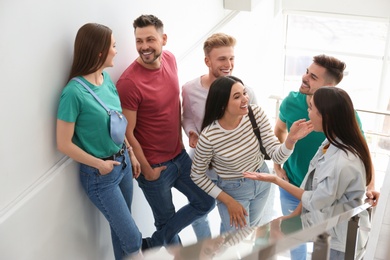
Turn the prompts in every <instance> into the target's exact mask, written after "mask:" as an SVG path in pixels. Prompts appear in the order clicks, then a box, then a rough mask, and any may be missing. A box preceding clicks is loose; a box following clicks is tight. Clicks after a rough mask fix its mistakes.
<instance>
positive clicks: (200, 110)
mask: <svg viewBox="0 0 390 260" xmlns="http://www.w3.org/2000/svg"><path fill="white" fill-rule="evenodd" d="M245 88H246V91H247V92H248V95H249V103H250V104H257V100H256V96H255V93H254V91H253V89H252V88H250V87H247V86H245ZM208 93H209V90H208V89H206V88H204V87H203V86H202V83H201V77H197V78H195V79H193V80H191V81H188V82H187V83H185V84H184V85H183V87H182V99H183V118H182V126H183V129H184V131H185V133H186V134H187V136H189V132H190V131H193V132H195V133H197V134H198V136H199V134H200V132H201V128H202V122H203V117H204V111H205V105H206V99H207V94H208Z"/></svg>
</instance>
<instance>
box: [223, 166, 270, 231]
mask: <svg viewBox="0 0 390 260" xmlns="http://www.w3.org/2000/svg"><path fill="white" fill-rule="evenodd" d="M257 171H258V172H268V173H269V169H268V166H267V164H266V163H263V165H262V166H261V167H260V168H259V169H258V170H257ZM217 185H218V187H220V188H221V189H222V190H223V191H224V192H226V193H227V194H229V195H230V196H231V197H233V198H234V199H235V200H236V201H237V202H239V203H240V204H241V205H242V206H243V207H244V208H245V210H246V211H247V212H248V216H246V221H247V223H248V225H249V226H251V227H253V226H258V225H259V224H260V221H261V216H262V215H263V210H264V205H265V203H266V202H267V199H268V194H269V191H270V188H271V183H269V182H262V181H255V180H251V179H246V178H237V179H227V180H226V179H225V180H224V179H222V178H219V180H218V184H217ZM217 206H218V211H219V215H220V216H221V221H222V226H221V233H225V232H228V231H235V230H236V227H235V226H234V225H233V226H230V215H229V212H228V209H227V207H226V205H225V204H224V203H222V202H220V201H218V200H217Z"/></svg>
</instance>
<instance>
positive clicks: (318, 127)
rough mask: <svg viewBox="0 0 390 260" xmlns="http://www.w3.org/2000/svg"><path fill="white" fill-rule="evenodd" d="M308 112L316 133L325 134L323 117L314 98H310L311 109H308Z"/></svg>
mask: <svg viewBox="0 0 390 260" xmlns="http://www.w3.org/2000/svg"><path fill="white" fill-rule="evenodd" d="M307 111H308V112H309V118H310V121H311V123H312V124H313V128H314V131H316V132H323V129H322V115H321V113H320V112H319V111H318V109H317V107H316V106H315V104H314V99H313V98H310V101H309V108H308V109H307Z"/></svg>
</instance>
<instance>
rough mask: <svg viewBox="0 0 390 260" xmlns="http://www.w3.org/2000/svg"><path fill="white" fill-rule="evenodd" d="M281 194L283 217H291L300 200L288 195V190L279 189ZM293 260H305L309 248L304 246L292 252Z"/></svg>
mask: <svg viewBox="0 0 390 260" xmlns="http://www.w3.org/2000/svg"><path fill="white" fill-rule="evenodd" d="M279 192H280V205H281V207H282V213H283V215H285V216H286V215H290V214H291V213H292V212H293V211H294V210H295V209H296V207H298V204H299V202H300V200H299V199H297V198H295V197H294V196H293V195H291V194H290V193H288V192H287V191H286V190H284V189H282V188H279ZM290 256H291V260H304V259H306V256H307V246H306V244H302V245H300V246H297V247H296V248H294V249H292V250H290Z"/></svg>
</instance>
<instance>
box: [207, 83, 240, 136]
mask: <svg viewBox="0 0 390 260" xmlns="http://www.w3.org/2000/svg"><path fill="white" fill-rule="evenodd" d="M237 82H239V83H241V84H242V85H244V83H243V82H242V80H241V79H239V78H237V77H234V76H221V77H218V78H217V79H216V80H214V81H213V83H212V84H211V86H210V89H209V93H208V95H207V99H206V105H205V114H204V117H203V123H202V130H203V129H204V128H205V127H206V126H208V125H210V124H211V123H212V122H214V121H215V120H218V119H220V118H222V116H223V115H224V114H225V110H226V107H227V105H228V103H229V98H230V92H231V90H232V86H233V85H234V84H236V83H237Z"/></svg>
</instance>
